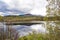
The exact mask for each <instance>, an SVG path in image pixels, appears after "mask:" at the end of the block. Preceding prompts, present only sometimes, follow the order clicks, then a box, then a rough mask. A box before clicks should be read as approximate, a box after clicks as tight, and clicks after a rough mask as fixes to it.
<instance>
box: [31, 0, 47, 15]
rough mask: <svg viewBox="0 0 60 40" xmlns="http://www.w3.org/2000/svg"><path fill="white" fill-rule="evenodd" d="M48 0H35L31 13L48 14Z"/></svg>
mask: <svg viewBox="0 0 60 40" xmlns="http://www.w3.org/2000/svg"><path fill="white" fill-rule="evenodd" d="M46 5H47V1H46V0H35V7H34V9H33V10H31V14H34V15H43V16H45V15H46Z"/></svg>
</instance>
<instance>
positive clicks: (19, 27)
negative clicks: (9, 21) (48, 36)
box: [13, 24, 46, 35]
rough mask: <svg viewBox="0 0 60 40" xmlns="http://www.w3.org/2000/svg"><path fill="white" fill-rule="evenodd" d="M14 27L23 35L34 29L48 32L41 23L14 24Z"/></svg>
mask: <svg viewBox="0 0 60 40" xmlns="http://www.w3.org/2000/svg"><path fill="white" fill-rule="evenodd" d="M13 28H15V29H16V30H17V31H19V32H20V34H21V35H27V34H28V33H32V31H36V32H42V33H44V32H46V29H45V28H44V27H43V26H42V25H40V24H36V25H31V26H25V25H13Z"/></svg>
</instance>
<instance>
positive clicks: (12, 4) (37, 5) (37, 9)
mask: <svg viewBox="0 0 60 40" xmlns="http://www.w3.org/2000/svg"><path fill="white" fill-rule="evenodd" d="M0 1H3V2H5V3H6V4H7V5H8V7H7V9H15V10H19V11H23V12H27V13H28V12H30V13H31V14H34V15H43V16H44V15H46V8H45V6H46V4H47V2H46V0H0ZM0 6H1V5H0ZM31 9H32V10H31ZM30 10H31V11H30ZM8 13H9V14H10V12H8ZM0 14H1V13H0ZM6 14H7V13H6ZM11 14H12V13H11ZM19 14H21V13H19Z"/></svg>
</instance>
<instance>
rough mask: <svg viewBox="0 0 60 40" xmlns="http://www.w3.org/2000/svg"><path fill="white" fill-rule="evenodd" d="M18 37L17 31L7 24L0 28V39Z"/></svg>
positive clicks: (11, 39) (7, 39) (9, 39)
mask: <svg viewBox="0 0 60 40" xmlns="http://www.w3.org/2000/svg"><path fill="white" fill-rule="evenodd" d="M18 38H19V32H18V31H17V30H15V29H13V28H10V27H9V26H8V27H6V30H4V28H1V29H0V40H17V39H18Z"/></svg>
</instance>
